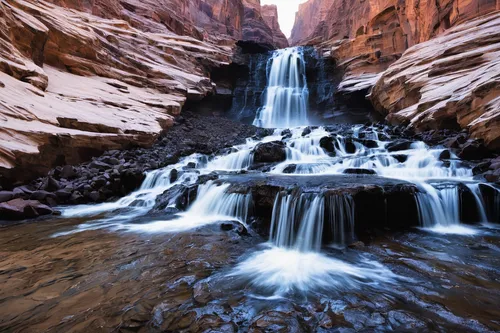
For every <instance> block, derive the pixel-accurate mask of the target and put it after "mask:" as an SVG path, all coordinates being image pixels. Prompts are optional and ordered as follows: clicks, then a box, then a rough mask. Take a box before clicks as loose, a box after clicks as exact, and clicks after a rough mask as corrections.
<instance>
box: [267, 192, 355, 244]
mask: <svg viewBox="0 0 500 333" xmlns="http://www.w3.org/2000/svg"><path fill="white" fill-rule="evenodd" d="M325 213H326V214H325ZM325 217H326V218H327V220H326V221H325ZM325 222H327V224H326V225H325ZM347 232H350V238H351V239H352V238H354V202H353V200H352V198H351V197H350V196H347V195H341V194H340V195H337V194H329V195H325V194H323V193H296V192H294V193H287V192H280V193H278V194H277V195H276V199H275V202H274V209H273V215H272V218H271V233H270V241H271V242H272V243H273V244H275V245H276V246H278V247H283V248H293V249H296V250H298V251H301V252H308V251H315V252H319V251H320V250H321V246H322V243H323V240H324V239H329V240H331V241H332V242H333V243H334V244H335V245H339V246H345V245H346V233H347ZM325 233H326V235H325Z"/></svg>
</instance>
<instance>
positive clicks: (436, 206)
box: [416, 183, 460, 227]
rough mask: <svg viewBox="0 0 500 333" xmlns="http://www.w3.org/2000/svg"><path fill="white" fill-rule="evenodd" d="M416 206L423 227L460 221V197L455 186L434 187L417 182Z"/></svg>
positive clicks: (448, 224) (449, 224)
mask: <svg viewBox="0 0 500 333" xmlns="http://www.w3.org/2000/svg"><path fill="white" fill-rule="evenodd" d="M419 185H420V188H421V192H419V193H417V195H416V198H417V206H418V213H419V219H420V224H421V225H422V226H423V227H433V226H436V225H437V226H451V225H457V224H459V223H460V207H459V202H460V197H459V193H458V187H457V186H451V187H445V188H442V189H436V188H434V187H433V186H431V185H429V184H426V183H421V184H419Z"/></svg>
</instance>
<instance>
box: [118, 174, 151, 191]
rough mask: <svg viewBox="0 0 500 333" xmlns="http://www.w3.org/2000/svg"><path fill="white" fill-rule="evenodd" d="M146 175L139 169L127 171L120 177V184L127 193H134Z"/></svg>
mask: <svg viewBox="0 0 500 333" xmlns="http://www.w3.org/2000/svg"><path fill="white" fill-rule="evenodd" d="M144 178H146V175H145V174H144V173H143V172H142V170H140V169H127V170H125V171H124V172H123V173H122V175H121V183H122V185H123V187H124V188H125V191H126V192H127V193H129V192H132V191H135V190H136V189H138V188H139V186H141V184H142V182H143V181H144Z"/></svg>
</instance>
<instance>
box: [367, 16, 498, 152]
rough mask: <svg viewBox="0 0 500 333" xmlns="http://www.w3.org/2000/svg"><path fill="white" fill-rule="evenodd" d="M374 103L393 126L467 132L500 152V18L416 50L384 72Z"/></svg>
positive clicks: (474, 22) (459, 29)
mask: <svg viewBox="0 0 500 333" xmlns="http://www.w3.org/2000/svg"><path fill="white" fill-rule="evenodd" d="M371 100H372V101H373V104H374V106H375V107H376V109H377V110H378V111H380V112H381V113H383V114H384V115H387V117H386V119H387V120H389V121H390V122H391V123H398V124H410V125H412V126H413V127H415V128H417V129H420V130H426V129H437V128H456V127H461V128H467V129H469V130H470V132H471V135H472V137H475V138H479V139H483V140H484V142H485V144H486V146H487V147H489V148H490V149H500V14H492V15H488V16H485V17H481V18H478V19H475V20H472V21H470V22H468V23H465V24H461V25H459V26H457V27H455V28H452V29H450V30H448V31H447V32H446V33H444V34H442V35H441V36H439V37H436V38H434V39H432V40H430V41H428V42H425V43H421V44H418V45H416V46H414V47H412V48H410V49H409V50H408V51H407V52H405V54H404V55H403V57H402V58H401V59H400V60H398V61H397V62H395V63H394V64H392V65H391V66H390V67H389V69H388V70H387V71H386V72H384V74H383V75H382V77H381V78H380V79H379V80H378V82H377V84H376V85H375V87H374V89H373V91H372V93H371ZM475 150H477V149H475Z"/></svg>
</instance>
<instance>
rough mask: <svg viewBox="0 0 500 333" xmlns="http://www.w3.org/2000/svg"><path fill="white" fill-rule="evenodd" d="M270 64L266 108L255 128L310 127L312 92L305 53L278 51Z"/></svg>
mask: <svg viewBox="0 0 500 333" xmlns="http://www.w3.org/2000/svg"><path fill="white" fill-rule="evenodd" d="M269 61H270V64H269V66H270V70H269V74H268V81H267V82H268V83H267V88H266V92H265V96H266V97H265V104H264V106H263V107H262V108H261V109H260V110H259V111H258V112H257V116H256V117H255V121H254V125H255V126H260V127H267V128H276V127H278V128H288V127H295V126H303V125H307V124H308V120H307V107H308V106H307V105H308V100H309V91H308V89H307V82H306V76H305V61H304V53H303V49H302V48H301V47H292V48H287V49H283V50H278V51H275V52H274V54H273V57H272V58H271V59H270V60H269Z"/></svg>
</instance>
